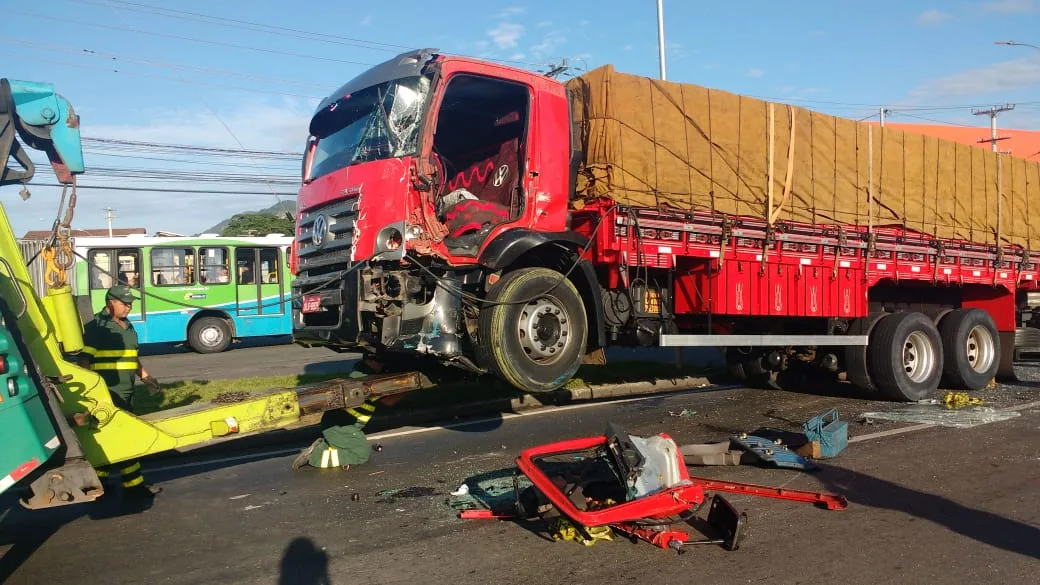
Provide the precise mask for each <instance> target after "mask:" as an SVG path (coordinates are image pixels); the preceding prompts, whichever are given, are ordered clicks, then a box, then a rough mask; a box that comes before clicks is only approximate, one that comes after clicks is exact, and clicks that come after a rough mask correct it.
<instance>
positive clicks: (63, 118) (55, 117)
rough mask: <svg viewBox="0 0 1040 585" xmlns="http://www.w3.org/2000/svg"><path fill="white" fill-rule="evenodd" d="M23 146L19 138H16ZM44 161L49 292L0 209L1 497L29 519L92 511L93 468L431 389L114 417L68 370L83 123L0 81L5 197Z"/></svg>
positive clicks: (56, 99) (39, 95)
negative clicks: (52, 207)
mask: <svg viewBox="0 0 1040 585" xmlns="http://www.w3.org/2000/svg"><path fill="white" fill-rule="evenodd" d="M19 139H20V140H19ZM27 147H28V148H33V149H36V150H39V151H42V152H44V153H45V154H46V155H47V158H48V160H49V162H50V165H51V167H52V168H53V170H54V174H55V176H56V177H57V179H58V181H59V182H60V183H61V184H62V185H63V189H64V190H63V193H62V204H61V208H62V212H61V213H60V214H59V218H58V219H57V220H56V221H55V222H54V228H53V232H52V235H51V238H50V241H49V242H48V244H47V247H46V248H45V249H44V251H43V253H42V254H41V255H40V258H38V259H37V261H43V262H46V263H47V266H46V280H47V291H46V293H45V294H43V295H40V294H38V293H37V292H36V291H35V289H34V287H33V286H32V282H31V279H30V276H29V272H28V269H27V264H26V261H25V259H24V258H23V257H22V255H21V252H20V250H19V247H18V244H17V241H16V239H15V236H14V232H13V230H12V227H11V224H10V222H9V220H8V217H7V211H6V209H5V207H4V204H3V202H2V201H0V319H2V321H0V444H3V446H4V448H3V450H2V452H0V493H3V492H5V491H8V490H10V489H11V488H12V487H14V486H19V487H21V488H24V490H25V494H24V495H22V497H20V503H21V504H22V505H23V506H24V507H26V508H29V509H42V508H48V507H54V506H61V505H67V504H76V503H85V502H91V501H94V500H96V499H98V498H99V497H101V496H102V495H103V494H104V493H105V490H104V487H103V484H102V483H101V481H100V480H99V479H98V475H97V473H96V469H97V468H98V467H101V466H104V465H109V464H113V463H118V462H121V461H126V460H131V459H137V458H141V457H144V456H147V455H153V454H156V453H160V452H164V451H170V450H186V449H192V448H196V447H199V446H202V445H209V444H213V443H214V442H217V441H226V440H230V439H236V438H240V437H244V436H248V435H255V434H257V433H262V432H266V431H270V430H274V429H281V428H286V427H290V426H303V425H307V424H313V423H314V422H316V421H317V418H318V417H319V416H320V415H321V414H322V413H324V412H325V411H328V410H332V409H337V408H348V407H352V406H357V405H360V404H362V403H363V402H364V401H365V399H366V398H368V397H371V396H386V395H390V394H397V393H401V392H406V391H411V390H416V389H421V388H427V387H431V386H433V385H434V383H433V382H432V381H431V380H430V379H429V378H427V377H426V376H424V375H422V374H419V373H416V372H406V373H401V374H391V375H387V376H380V377H369V378H365V379H361V380H353V379H350V380H346V379H337V380H331V381H329V382H323V383H319V384H315V385H309V386H301V387H298V388H292V389H287V388H273V389H270V390H267V391H265V392H261V393H257V394H254V395H251V396H250V397H248V398H246V399H244V400H240V401H234V402H231V403H223V404H214V403H196V404H189V405H186V406H182V407H179V408H173V409H169V410H164V411H159V412H156V413H152V414H147V415H142V416H138V415H135V414H133V413H131V412H128V411H126V410H123V409H121V408H119V407H117V406H116V405H115V404H114V403H113V401H112V397H111V394H110V393H109V389H108V387H107V386H106V385H105V382H104V380H103V379H102V378H101V377H100V376H99V375H98V374H96V373H95V372H93V371H91V370H88V369H84V368H81V367H78V366H77V365H75V363H73V362H74V356H75V354H76V353H78V352H79V351H80V350H81V349H82V347H83V338H82V334H83V329H82V321H81V320H80V318H79V316H78V314H77V312H76V309H75V307H74V303H73V299H72V294H71V289H70V287H69V285H68V282H67V280H66V271H67V270H68V269H69V268H70V267H71V266H72V263H73V260H74V254H73V248H72V245H71V241H70V240H71V238H70V231H71V229H70V224H71V220H72V217H73V214H74V211H75V205H76V179H77V177H78V176H79V175H80V174H82V173H83V172H84V170H85V169H84V161H83V150H82V145H81V140H80V127H79V117H78V116H77V115H76V113H75V111H74V109H73V107H72V106H71V104H70V103H69V102H68V101H67V100H66V99H65V98H64V97H62V96H61V95H59V94H57V93H55V90H54V87H53V86H52V85H51V84H48V83H40V82H31V81H16V80H7V79H0V161H2V162H3V166H0V187H3V186H11V185H21V186H22V191H21V194H22V197H23V198H26V197H28V196H29V193H28V191H27V185H28V184H29V181H30V180H31V179H32V178H33V176H34V174H35V167H34V165H33V162H32V160H31V159H30V158H29V156H28V153H27V150H26V148H27Z"/></svg>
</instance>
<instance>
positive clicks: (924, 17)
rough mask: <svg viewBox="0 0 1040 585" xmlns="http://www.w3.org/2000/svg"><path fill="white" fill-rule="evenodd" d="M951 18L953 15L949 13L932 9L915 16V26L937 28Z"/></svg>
mask: <svg viewBox="0 0 1040 585" xmlns="http://www.w3.org/2000/svg"><path fill="white" fill-rule="evenodd" d="M951 18H953V15H951V14H950V13H948V12H943V11H942V10H937V9H935V8H933V9H931V10H925V11H924V12H922V13H921V14H919V15H917V24H919V25H921V26H938V25H940V24H942V23H944V22H946V21H947V20H950V19H951Z"/></svg>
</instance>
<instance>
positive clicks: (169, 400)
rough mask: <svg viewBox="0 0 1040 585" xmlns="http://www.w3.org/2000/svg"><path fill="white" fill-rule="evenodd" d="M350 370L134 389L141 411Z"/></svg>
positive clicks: (298, 382)
mask: <svg viewBox="0 0 1040 585" xmlns="http://www.w3.org/2000/svg"><path fill="white" fill-rule="evenodd" d="M347 373H348V372H339V373H327V374H300V375H286V376H268V377H262V378H239V379H237V380H182V381H178V382H171V383H169V384H162V385H161V389H162V391H161V392H160V393H159V394H157V395H155V396H152V395H151V394H150V393H149V392H148V389H147V388H144V387H141V386H138V387H137V389H136V390H135V392H134V410H135V411H136V412H137V414H148V413H150V412H155V411H158V410H167V409H170V408H177V407H178V406H185V405H187V404H194V403H196V402H211V401H212V400H213V398H214V397H216V396H217V395H218V394H221V393H224V392H249V393H252V392H261V391H263V390H267V389H269V388H295V387H297V386H302V385H304V384H312V383H314V382H322V381H325V380H331V379H333V378H342V377H345V376H346V375H347Z"/></svg>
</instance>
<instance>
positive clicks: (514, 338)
mask: <svg viewBox="0 0 1040 585" xmlns="http://www.w3.org/2000/svg"><path fill="white" fill-rule="evenodd" d="M487 300H488V301H489V302H490V303H492V304H491V305H490V306H485V307H484V308H483V309H482V310H481V312H480V318H479V321H478V330H477V335H478V337H479V344H478V345H479V351H480V356H481V362H483V365H484V367H486V368H487V369H488V370H489V371H490V372H491V373H493V374H495V375H497V376H498V377H500V378H502V379H503V380H505V381H506V382H508V383H509V384H512V385H513V386H515V387H516V388H519V389H520V390H523V391H525V392H551V391H553V390H556V389H557V388H560V387H561V386H563V385H564V384H566V383H567V381H568V380H570V379H571V377H573V376H574V374H575V372H577V371H578V367H580V366H581V363H582V358H583V356H584V355H585V343H586V337H587V329H588V327H587V323H586V320H585V319H586V316H585V305H584V303H582V300H581V296H580V295H579V294H578V291H577V289H575V288H574V285H573V284H571V281H570V280H568V279H567V278H565V277H564V276H563V275H562V274H560V273H559V272H556V271H555V270H549V269H548V268H521V269H519V270H516V271H514V272H510V273H509V274H507V275H505V276H504V277H503V278H502V279H501V280H499V281H498V282H497V283H495V284H494V286H492V287H491V290H490V291H489V292H488V296H487Z"/></svg>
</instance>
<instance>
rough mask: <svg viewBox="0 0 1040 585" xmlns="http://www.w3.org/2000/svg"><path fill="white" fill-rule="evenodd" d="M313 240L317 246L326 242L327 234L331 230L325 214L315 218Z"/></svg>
mask: <svg viewBox="0 0 1040 585" xmlns="http://www.w3.org/2000/svg"><path fill="white" fill-rule="evenodd" d="M313 230H314V232H313V236H312V241H313V242H314V245H315V246H320V245H322V244H324V243H325V235H326V234H327V233H328V232H329V220H328V219H327V218H326V217H325V216H324V215H319V216H318V217H316V218H314V228H313Z"/></svg>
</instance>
